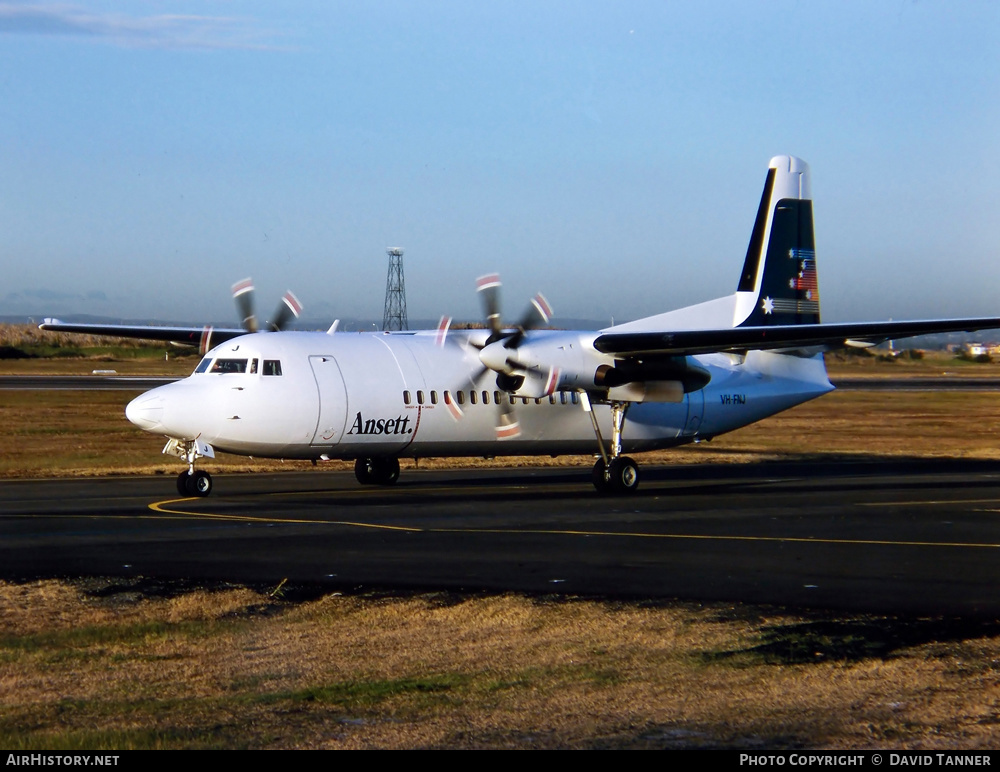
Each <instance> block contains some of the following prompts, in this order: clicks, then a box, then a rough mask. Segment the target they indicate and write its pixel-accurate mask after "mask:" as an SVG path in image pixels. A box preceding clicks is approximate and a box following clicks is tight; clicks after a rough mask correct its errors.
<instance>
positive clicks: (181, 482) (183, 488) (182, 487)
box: [177, 472, 191, 496]
mask: <svg viewBox="0 0 1000 772" xmlns="http://www.w3.org/2000/svg"><path fill="white" fill-rule="evenodd" d="M190 476H191V475H189V474H188V473H187V472H181V473H180V474H179V475H177V492H178V493H179V494H181V496H190V495H191V494H190V493H188V478H189V477H190Z"/></svg>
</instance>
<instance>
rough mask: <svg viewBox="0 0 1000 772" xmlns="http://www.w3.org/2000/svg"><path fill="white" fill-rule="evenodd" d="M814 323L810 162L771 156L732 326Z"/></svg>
mask: <svg viewBox="0 0 1000 772" xmlns="http://www.w3.org/2000/svg"><path fill="white" fill-rule="evenodd" d="M772 324H819V285H818V282H817V278H816V243H815V239H814V236H813V214H812V194H811V191H810V185H809V165H808V164H807V163H806V162H805V161H803V160H802V159H800V158H795V157H794V156H787V155H779V156H775V157H774V158H772V159H771V163H770V168H769V169H768V170H767V179H766V180H765V182H764V193H763V195H762V196H761V199H760V206H759V208H758V209H757V219H756V221H755V222H754V227H753V233H752V234H751V236H750V245H749V247H747V256H746V260H745V261H744V263H743V272H742V273H741V274H740V283H739V286H738V287H737V289H736V310H735V314H734V318H733V326H734V327H757V326H764V325H772Z"/></svg>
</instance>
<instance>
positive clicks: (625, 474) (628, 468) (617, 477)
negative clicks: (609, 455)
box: [609, 456, 639, 493]
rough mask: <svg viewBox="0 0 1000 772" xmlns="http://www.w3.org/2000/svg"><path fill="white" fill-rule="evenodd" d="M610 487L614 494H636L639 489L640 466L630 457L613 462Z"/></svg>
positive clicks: (619, 458) (623, 457)
mask: <svg viewBox="0 0 1000 772" xmlns="http://www.w3.org/2000/svg"><path fill="white" fill-rule="evenodd" d="M610 472H611V474H610V475H609V476H610V480H609V483H610V486H611V491H612V492H613V493H635V492H636V490H638V488H639V465H638V464H637V463H635V461H633V460H632V459H631V458H629V457H628V456H619V457H618V458H616V459H615V460H614V461H612V462H611V469H610Z"/></svg>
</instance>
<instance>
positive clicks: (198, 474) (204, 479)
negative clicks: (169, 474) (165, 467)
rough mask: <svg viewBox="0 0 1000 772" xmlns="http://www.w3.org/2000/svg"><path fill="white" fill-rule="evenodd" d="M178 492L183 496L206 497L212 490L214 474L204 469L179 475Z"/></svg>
mask: <svg viewBox="0 0 1000 772" xmlns="http://www.w3.org/2000/svg"><path fill="white" fill-rule="evenodd" d="M177 492H178V493H179V494H181V496H198V497H204V496H207V495H208V494H209V493H211V492H212V475H210V474H209V473H208V472H206V471H204V470H203V469H198V470H197V471H194V472H181V473H180V474H179V475H177Z"/></svg>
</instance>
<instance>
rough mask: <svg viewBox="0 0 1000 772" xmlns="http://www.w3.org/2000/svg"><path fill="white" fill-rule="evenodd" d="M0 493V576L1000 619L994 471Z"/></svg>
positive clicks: (78, 483)
mask: <svg viewBox="0 0 1000 772" xmlns="http://www.w3.org/2000/svg"><path fill="white" fill-rule="evenodd" d="M643 474H644V476H643V481H642V485H641V487H640V490H639V492H638V493H637V494H636V495H634V496H631V497H628V498H607V497H602V496H599V495H597V494H596V493H595V491H594V489H593V487H592V486H591V484H590V482H589V473H588V471H587V470H581V469H516V470H501V471H484V470H465V471H457V470H448V471H427V470H411V469H406V470H404V473H403V476H402V477H401V478H400V481H399V483H398V484H397V485H396V486H394V487H392V488H371V487H361V486H359V485H358V484H357V483H356V482H355V481H354V478H353V475H352V474H348V473H341V472H328V471H325V470H323V469H322V468H319V469H317V470H315V471H314V472H307V473H289V474H277V475H273V474H266V475H263V474H262V475H219V476H217V477H216V481H215V491H214V492H213V494H212V496H211V497H209V498H206V499H180V498H179V497H178V496H177V495H176V494H175V493H173V490H174V481H173V479H172V478H170V477H143V478H128V477H119V478H101V479H75V480H47V481H37V480H26V481H6V482H0V578H3V579H28V578H42V577H65V576H78V575H110V576H125V577H138V576H143V577H157V578H185V579H195V580H206V581H216V580H222V581H233V582H248V583H255V584H258V585H261V584H269V583H274V584H277V583H278V582H280V581H281V580H283V579H287V580H288V581H289V582H290V583H293V584H299V585H316V586H321V587H327V588H329V589H330V590H338V589H339V590H349V591H355V590H361V589H393V590H398V589H404V590H405V589H412V590H432V589H443V590H454V591H490V592H497V591H514V592H529V593H547V592H554V593H560V594H570V595H572V594H580V595H592V596H605V597H632V598H664V599H667V598H680V599H683V600H690V601H747V602H754V603H769V604H776V605H782V606H789V607H796V608H802V607H817V608H834V609H849V610H852V611H869V612H874V613H885V612H890V613H916V614H946V615H949V614H954V615H966V616H981V617H990V618H997V617H1000V592H998V591H997V583H998V582H997V580H998V579H1000V463H991V462H981V461H943V462H941V461H932V462H926V461H919V460H901V461H897V462H892V463H863V462H859V463H825V462H808V463H807V462H802V463H766V464H732V465H724V464H720V465H704V466H676V467H644V468H643Z"/></svg>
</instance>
